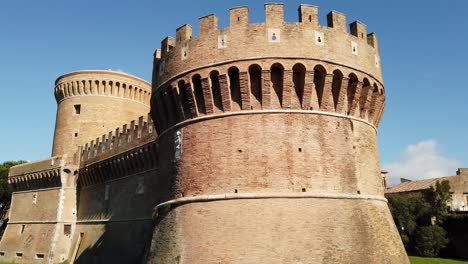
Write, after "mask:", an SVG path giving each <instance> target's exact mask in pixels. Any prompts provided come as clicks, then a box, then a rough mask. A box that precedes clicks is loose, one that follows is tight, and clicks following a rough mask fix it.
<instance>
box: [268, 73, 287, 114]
mask: <svg viewBox="0 0 468 264" xmlns="http://www.w3.org/2000/svg"><path fill="white" fill-rule="evenodd" d="M283 73H284V71H283V66H281V65H280V64H275V65H273V66H272V67H271V84H272V87H273V96H272V100H271V103H272V107H273V108H281V107H282V105H283V104H282V103H283Z"/></svg>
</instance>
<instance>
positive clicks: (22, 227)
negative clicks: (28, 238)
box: [20, 225, 26, 235]
mask: <svg viewBox="0 0 468 264" xmlns="http://www.w3.org/2000/svg"><path fill="white" fill-rule="evenodd" d="M25 228H26V225H21V226H20V235H21V234H23V233H24V229H25Z"/></svg>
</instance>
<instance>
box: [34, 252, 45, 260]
mask: <svg viewBox="0 0 468 264" xmlns="http://www.w3.org/2000/svg"><path fill="white" fill-rule="evenodd" d="M44 257H45V254H43V253H37V254H36V258H37V259H43V258H44Z"/></svg>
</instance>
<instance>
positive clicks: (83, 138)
mask: <svg viewBox="0 0 468 264" xmlns="http://www.w3.org/2000/svg"><path fill="white" fill-rule="evenodd" d="M55 90H56V92H55V96H56V99H57V103H58V108H57V119H56V124H55V134H54V145H53V149H52V156H57V155H64V154H68V155H69V156H71V157H72V156H73V153H74V152H76V149H77V148H78V147H79V146H82V145H84V144H86V143H88V142H89V141H91V140H93V139H95V138H96V137H98V136H100V135H103V134H105V133H107V132H109V131H110V130H112V129H115V128H116V127H118V126H121V125H123V124H124V123H127V122H128V121H129V120H133V119H137V118H138V117H139V116H142V115H146V114H147V113H148V112H149V103H150V91H151V85H150V83H148V82H146V81H144V80H142V79H139V78H136V77H134V76H131V75H128V74H124V73H120V72H112V71H78V72H73V73H70V74H66V75H63V76H61V77H59V78H58V79H57V81H56V89H55ZM75 105H81V113H80V114H79V115H78V114H75V108H74V106H75Z"/></svg>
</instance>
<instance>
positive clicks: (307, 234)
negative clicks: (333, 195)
mask: <svg viewBox="0 0 468 264" xmlns="http://www.w3.org/2000/svg"><path fill="white" fill-rule="evenodd" d="M266 223H268V224H266ZM206 234H210V235H209V236H207V235H206ZM153 243H154V244H153V245H154V248H153V250H154V252H155V253H154V256H152V259H151V260H150V261H149V262H148V263H243V264H249V263H251V264H262V263H265V264H270V263H304V264H305V263H382V264H383V263H408V258H407V257H406V253H405V251H404V249H403V247H402V244H401V242H400V239H399V235H398V232H397V230H396V229H395V227H394V224H393V221H392V219H391V215H390V212H389V210H388V207H387V204H386V203H385V202H383V201H378V200H352V199H339V200H336V199H323V198H296V199H252V200H244V199H242V200H226V201H216V202H201V203H191V204H186V205H183V206H180V207H177V208H176V209H174V210H172V211H170V212H169V213H168V214H167V215H165V216H164V218H163V220H162V221H161V222H160V223H159V224H158V227H157V229H156V230H155V240H154V241H153Z"/></svg>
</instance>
